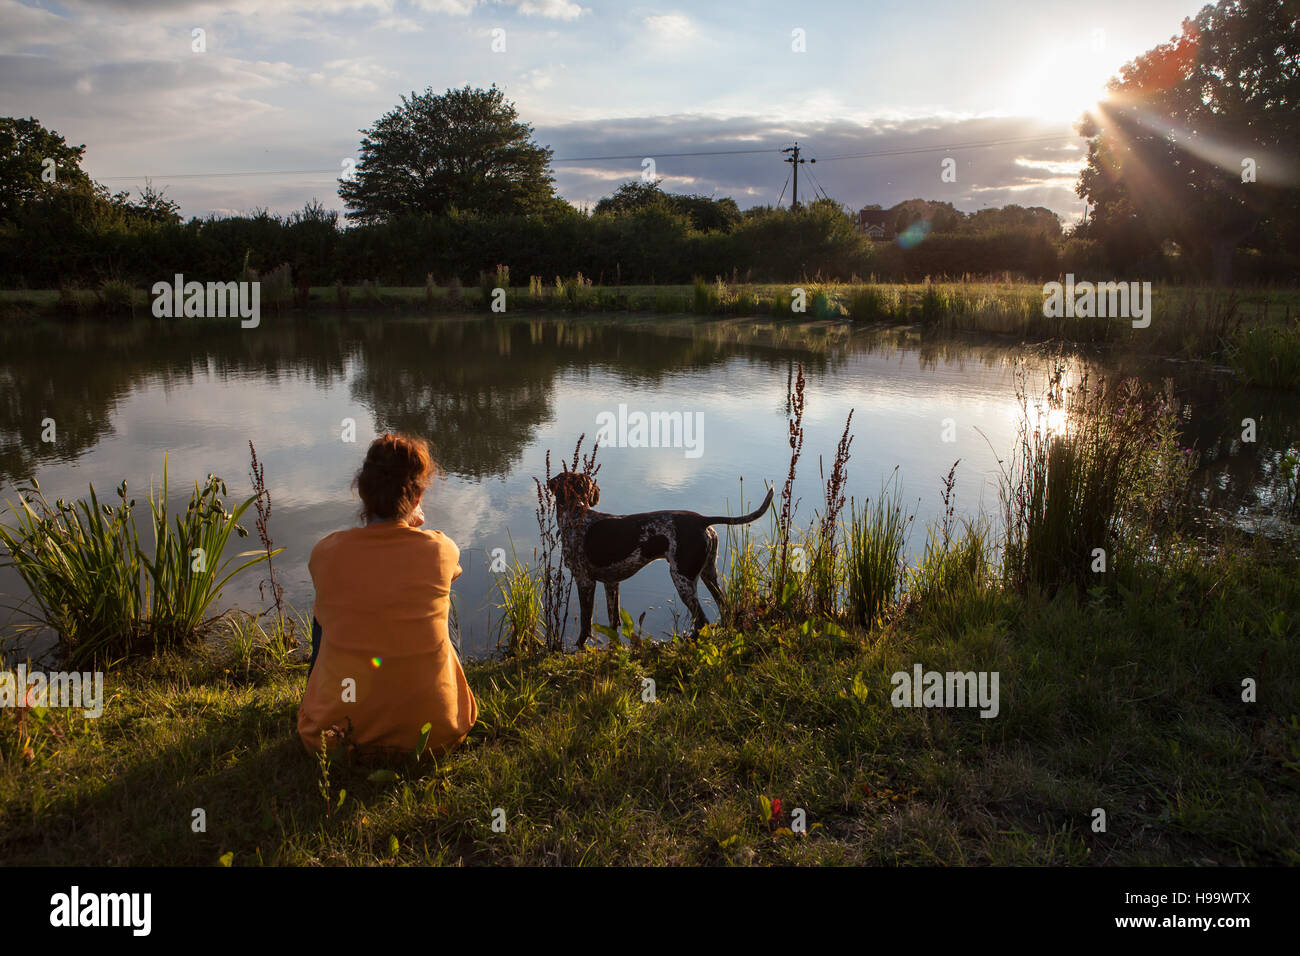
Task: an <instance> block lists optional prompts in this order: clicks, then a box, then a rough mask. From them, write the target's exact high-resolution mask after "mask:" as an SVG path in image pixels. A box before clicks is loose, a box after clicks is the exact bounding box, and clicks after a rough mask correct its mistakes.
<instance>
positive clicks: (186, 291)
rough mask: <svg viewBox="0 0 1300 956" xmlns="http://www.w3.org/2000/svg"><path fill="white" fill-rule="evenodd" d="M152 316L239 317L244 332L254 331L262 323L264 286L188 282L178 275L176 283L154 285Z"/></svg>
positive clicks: (251, 283) (177, 317) (193, 317)
mask: <svg viewBox="0 0 1300 956" xmlns="http://www.w3.org/2000/svg"><path fill="white" fill-rule="evenodd" d="M150 291H152V292H153V294H154V300H153V314H154V316H156V317H157V318H160V319H179V318H181V317H184V318H187V319H224V318H232V319H233V318H235V317H236V316H238V317H239V318H240V319H242V320H243V321H242V322H240V323H239V325H240V327H241V328H245V329H255V328H257V327H258V325H259V324H261V321H262V283H261V282H209V283H207V284H206V285H205V284H204V283H202V282H186V281H185V276H184V275H182V274H181V273H179V272H178V273H176V278H175V280H174V281H173V282H171V283H168V282H167V281H166V280H163V281H160V282H155V283H154V284H153V289H152V290H150Z"/></svg>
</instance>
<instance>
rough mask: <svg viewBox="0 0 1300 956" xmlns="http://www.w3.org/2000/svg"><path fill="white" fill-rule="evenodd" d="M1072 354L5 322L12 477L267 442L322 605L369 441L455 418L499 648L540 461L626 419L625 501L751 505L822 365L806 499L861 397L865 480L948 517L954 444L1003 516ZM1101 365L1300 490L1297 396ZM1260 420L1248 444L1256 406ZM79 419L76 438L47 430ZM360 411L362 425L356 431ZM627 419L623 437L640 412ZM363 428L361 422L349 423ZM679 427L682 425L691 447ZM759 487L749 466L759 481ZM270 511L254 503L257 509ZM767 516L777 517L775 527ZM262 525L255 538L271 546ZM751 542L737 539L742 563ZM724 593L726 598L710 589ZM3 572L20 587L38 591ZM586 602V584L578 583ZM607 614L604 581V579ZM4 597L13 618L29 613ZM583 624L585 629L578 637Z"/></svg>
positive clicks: (852, 477)
mask: <svg viewBox="0 0 1300 956" xmlns="http://www.w3.org/2000/svg"><path fill="white" fill-rule="evenodd" d="M1050 361H1051V360H1050V358H1049V354H1048V350H1046V349H1044V348H1042V347H1038V348H1027V347H1023V346H1020V345H1018V344H1016V343H1014V342H989V341H953V340H946V341H933V340H930V339H927V338H924V337H923V336H921V335H920V334H919V333H918V332H915V331H913V330H897V329H894V330H880V329H870V328H862V327H856V326H854V325H852V324H850V323H846V322H839V321H823V322H800V323H796V322H790V321H779V322H778V321H773V320H770V319H722V320H719V319H703V318H694V317H685V316H683V317H664V316H655V317H652V318H635V317H627V316H583V317H577V318H558V317H546V318H539V317H523V318H515V317H507V316H498V317H465V316H432V317H421V318H394V317H393V316H391V315H382V314H367V313H364V312H351V313H348V314H346V316H337V315H334V316H316V317H302V316H295V317H288V316H285V317H281V318H270V317H268V318H264V319H263V321H262V324H261V325H260V326H259V327H258V328H256V329H242V328H240V326H239V323H237V322H229V321H227V322H221V321H217V322H201V321H198V320H172V321H167V320H152V319H151V320H137V321H132V322H121V323H104V322H87V321H69V322H57V323H56V322H44V323H37V322H32V323H27V322H13V323H11V324H9V325H8V326H6V327H5V328H4V329H2V330H0V497H8V498H10V499H12V498H13V497H14V493H15V491H16V489H17V488H18V487H21V486H23V485H24V484H26V483H27V482H28V481H30V479H32V478H33V477H35V478H37V479H39V481H40V485H41V488H42V490H43V491H44V492H45V493H46V495H47V497H48V498H49V499H50V500H54V498H55V497H63V498H67V499H76V498H80V497H83V496H85V494H86V491H87V485H88V484H90V483H93V484H94V486H95V488H96V490H97V491H99V492H100V493H101V494H107V495H108V496H110V497H111V496H112V489H113V488H115V487H116V486H117V485H118V483H119V482H120V481H122V479H124V478H125V479H126V480H127V481H128V484H129V486H130V488H131V489H132V491H133V494H134V496H135V497H136V498H137V499H138V500H139V501H140V506H143V498H144V493H143V492H144V490H145V489H147V488H148V487H149V484H150V481H151V479H152V480H154V481H157V480H158V478H159V477H160V476H161V472H162V463H163V455H164V453H166V455H167V462H168V471H169V474H170V477H171V484H172V492H173V497H172V501H171V504H172V506H173V507H174V506H176V505H182V506H183V503H184V501H185V500H186V499H187V498H188V492H189V489H190V488H192V483H193V481H195V480H196V479H202V478H203V477H204V476H205V475H207V474H208V473H209V472H213V473H216V474H218V475H220V476H221V477H222V478H224V479H225V480H226V481H227V484H228V485H229V488H230V492H231V496H232V498H234V497H238V498H240V499H242V498H243V497H246V496H247V495H249V494H251V485H250V481H249V447H248V443H249V442H250V441H251V442H253V444H254V445H255V446H256V448H257V454H258V457H259V459H260V460H261V462H262V464H263V465H264V466H265V475H266V482H267V486H268V487H269V489H270V491H271V495H272V507H273V512H272V517H271V523H270V534H271V537H272V538H273V540H274V543H275V545H276V546H277V547H283V548H284V549H285V551H284V553H283V555H281V556H280V557H279V558H278V559H277V561H276V568H277V572H278V574H279V577H280V580H281V583H282V584H283V585H284V586H285V588H286V598H287V600H288V601H289V603H290V604H292V605H294V606H296V607H298V608H301V609H303V610H305V611H309V610H310V606H311V601H312V587H311V581H310V578H309V576H308V573H307V558H308V555H309V554H310V551H311V548H312V546H313V545H314V544H315V543H316V541H318V540H319V539H320V538H321V537H323V536H324V535H326V534H328V533H329V532H331V531H335V530H338V529H341V528H345V527H350V526H352V525H354V524H355V523H356V521H357V509H358V501H357V499H356V497H355V495H354V494H353V493H352V491H351V489H350V484H351V480H352V477H353V475H354V473H355V472H356V469H357V468H358V466H359V465H360V463H361V459H362V456H363V455H364V453H365V449H366V446H367V444H368V443H369V441H370V440H371V439H372V438H373V437H374V436H375V435H377V434H379V433H381V432H383V431H384V430H389V429H398V430H403V431H409V432H414V433H418V434H420V435H423V436H425V437H427V438H430V439H431V440H432V441H433V442H434V444H435V446H436V449H437V455H436V457H437V459H438V461H439V462H440V464H441V465H442V467H443V468H444V469H445V471H446V479H445V481H440V482H437V483H435V484H434V486H433V487H432V488H431V489H430V491H429V493H428V495H427V496H426V498H425V502H424V509H425V512H426V514H427V516H428V522H427V525H426V527H432V528H439V529H441V530H443V531H444V532H446V533H447V534H448V535H450V536H451V537H452V538H453V539H454V540H455V541H456V542H457V543H458V544H459V545H460V548H461V551H462V558H461V564H462V566H463V568H464V574H463V576H462V577H461V578H460V579H459V580H458V581H457V583H456V585H455V588H454V593H455V601H456V609H457V616H458V620H459V628H460V640H461V643H462V648H463V652H464V653H465V654H467V655H470V656H473V655H482V654H486V653H490V652H491V651H492V650H493V649H494V647H495V645H496V633H495V631H496V620H497V618H498V616H499V615H497V614H496V613H495V611H494V608H493V605H494V602H495V601H496V600H497V599H498V598H497V593H496V585H495V581H496V580H497V579H496V577H495V576H494V574H493V572H492V571H491V569H490V565H491V562H492V556H493V554H494V552H495V553H497V554H498V555H499V554H500V553H501V552H500V551H497V549H501V551H503V552H504V553H505V554H507V555H509V554H511V553H512V552H513V553H515V554H518V555H519V556H520V557H531V555H532V553H533V548H534V547H535V546H536V544H537V540H538V531H537V522H536V517H535V509H536V506H537V494H536V489H535V486H534V483H533V478H534V476H538V477H540V476H543V475H544V472H545V469H546V455H547V452H548V451H549V452H550V453H551V466H552V470H558V469H559V467H560V464H559V463H560V461H561V460H563V459H566V458H571V457H572V454H573V450H574V445H575V442H576V441H577V439H578V436H579V435H580V434H583V433H585V434H586V436H587V442H586V444H585V445H584V449H586V448H589V447H590V445H591V442H592V440H593V439H594V438H595V437H596V434H597V432H598V430H599V428H600V425H601V424H602V423H603V422H608V421H613V422H615V423H619V422H622V423H625V424H628V425H629V426H630V427H629V428H628V429H627V431H626V433H625V440H624V441H622V442H619V441H615V442H613V443H607V444H603V445H602V447H601V448H600V450H599V453H598V459H597V460H598V461H599V463H600V464H601V470H600V474H599V476H598V480H599V483H600V487H601V501H600V509H601V510H603V511H609V512H613V513H629V512H638V511H649V510H655V509H662V508H667V509H676V508H681V509H689V510H693V511H700V512H705V513H713V514H738V513H740V512H741V511H742V510H747V509H748V508H751V507H753V506H754V505H755V504H756V503H757V502H759V501H761V500H762V497H763V495H764V493H765V487H766V486H768V485H771V486H774V487H776V488H777V494H778V500H779V495H780V487H781V485H782V483H783V482H784V480H785V476H786V471H787V467H788V462H789V452H790V449H789V445H788V442H787V426H786V416H787V406H786V396H787V387H788V383H789V380H790V377H791V375H792V371H793V369H794V368H795V366H796V365H797V364H802V365H803V367H804V369H805V374H806V377H807V406H806V411H805V418H804V421H805V439H804V454H803V459H802V462H801V464H800V469H799V475H798V480H797V482H796V486H795V495H796V498H798V499H799V501H800V503H799V507H798V512H797V517H798V518H799V519H801V523H803V524H805V525H806V524H807V523H808V522H810V521H811V520H812V519H813V513H814V511H815V509H816V508H817V506H818V504H819V503H820V501H821V498H822V484H821V477H820V476H819V466H820V467H821V468H822V469H824V471H825V472H826V473H829V470H830V467H831V463H832V461H833V458H834V454H835V446H836V443H837V442H838V440H839V438H840V434H841V432H842V431H843V428H844V424H845V419H846V416H847V415H848V414H849V412H850V410H852V412H853V424H852V433H853V435H854V440H853V445H852V457H851V460H850V462H849V469H848V470H849V482H848V487H847V493H848V494H850V495H851V496H853V497H855V498H856V499H857V500H858V501H859V502H861V501H862V500H863V499H864V498H874V497H875V496H877V495H878V494H879V493H880V491H881V488H882V484H883V483H884V482H885V481H887V480H889V479H890V477H891V475H894V474H895V469H897V473H896V479H895V480H896V481H897V482H898V484H899V488H900V489H901V492H902V494H903V497H904V499H905V500H906V501H908V502H909V507H910V509H912V510H915V512H916V530H915V531H914V532H913V534H912V540H911V543H910V547H911V548H912V550H913V551H915V550H916V549H917V548H919V547H920V546H921V545H922V544H923V535H922V533H921V529H920V527H919V526H920V525H922V524H923V523H924V522H927V521H929V520H932V519H935V518H936V517H937V516H939V515H940V513H941V511H942V508H943V504H942V500H941V497H940V495H941V492H942V487H943V479H944V477H945V476H946V475H947V473H948V471H949V469H950V468H951V467H952V465H953V463H954V462H957V461H958V460H960V464H958V466H957V469H956V478H957V482H956V507H957V512H958V513H959V514H963V515H975V514H978V513H981V512H982V513H984V514H985V515H987V516H988V518H989V519H990V520H991V521H994V522H996V520H997V515H998V511H999V503H998V485H997V481H998V476H999V469H1000V466H999V462H998V458H999V456H1002V457H1005V456H1006V454H1007V453H1008V452H1009V451H1010V449H1011V448H1012V445H1013V442H1014V440H1015V435H1016V427H1017V422H1018V416H1019V406H1018V404H1017V401H1016V388H1015V384H1016V369H1017V367H1018V365H1023V367H1024V368H1025V369H1026V370H1027V374H1028V376H1029V379H1030V382H1031V387H1032V386H1033V385H1034V384H1035V383H1041V381H1042V380H1043V378H1044V376H1045V373H1046V370H1047V368H1048V366H1049V363H1050ZM1069 361H1071V362H1072V363H1073V365H1074V368H1075V370H1076V371H1077V370H1078V369H1081V368H1082V367H1083V366H1084V365H1090V366H1096V367H1097V368H1098V371H1100V372H1103V373H1105V374H1110V375H1125V376H1127V375H1138V376H1140V377H1143V378H1145V379H1148V380H1152V381H1158V380H1160V379H1163V378H1166V377H1168V378H1172V379H1173V381H1174V383H1175V388H1176V389H1177V390H1178V392H1179V394H1180V396H1181V397H1182V398H1183V400H1184V401H1185V402H1186V403H1187V404H1188V405H1189V406H1190V407H1191V410H1192V414H1191V417H1190V418H1189V420H1188V422H1187V426H1186V427H1187V435H1186V436H1185V443H1186V444H1195V445H1196V446H1197V447H1198V448H1200V449H1201V450H1202V451H1203V452H1204V453H1205V456H1206V464H1205V466H1204V467H1203V468H1202V472H1201V482H1202V490H1203V495H1202V499H1203V502H1204V504H1205V506H1206V507H1211V508H1214V509H1218V510H1220V511H1227V512H1230V513H1232V514H1233V515H1234V516H1235V517H1236V518H1237V519H1238V520H1241V521H1247V520H1253V519H1254V517H1257V516H1261V515H1266V514H1267V513H1269V511H1270V509H1271V508H1272V506H1273V504H1274V499H1275V498H1276V496H1277V495H1278V493H1279V490H1278V489H1279V480H1280V479H1279V476H1278V466H1279V461H1280V458H1281V455H1282V453H1283V452H1284V451H1285V450H1286V449H1288V448H1294V446H1295V443H1296V441H1297V422H1300V408H1298V407H1297V402H1296V398H1295V396H1293V395H1286V394H1283V393H1269V392H1253V391H1250V390H1245V389H1241V388H1238V387H1236V386H1234V384H1233V382H1232V378H1231V375H1230V374H1228V373H1226V372H1224V371H1223V370H1214V369H1210V368H1208V367H1207V366H1204V365H1201V364H1195V365H1193V364H1185V363H1178V362H1172V361H1166V360H1155V359H1136V358H1126V357H1124V356H1116V355H1104V354H1103V355H1089V356H1084V355H1082V354H1078V353H1076V354H1072V355H1071V356H1069ZM653 413H661V414H663V413H669V414H671V413H680V414H681V415H682V421H683V423H684V424H688V425H690V429H689V430H683V432H682V433H681V434H680V438H681V439H682V440H680V441H678V442H676V447H643V446H644V445H645V443H644V442H639V441H637V440H636V439H637V438H638V437H639V436H638V432H637V428H636V425H637V418H638V416H646V417H649V416H650V415H652V414H653ZM1245 418H1253V419H1255V420H1256V422H1257V436H1258V440H1257V441H1256V442H1254V443H1243V442H1242V441H1241V440H1240V439H1241V431H1242V426H1241V422H1242V420H1243V419H1245ZM49 420H53V423H54V436H53V437H54V441H53V442H47V441H43V440H42V435H43V432H45V433H48V428H47V426H48V423H49ZM353 423H354V428H353V427H350V425H351V424H353ZM614 431H615V434H616V435H617V433H618V432H619V429H618V428H617V427H616V428H615V429H614ZM348 439H353V440H348ZM669 444H672V443H669ZM742 482H743V485H742ZM245 523H246V525H247V526H248V527H249V529H250V531H251V530H252V522H251V520H250V521H247V522H245ZM755 527H756V529H758V530H759V531H766V530H767V528H768V527H769V519H768V518H767V517H765V518H764V519H761V520H760V522H759V523H758V525H756V526H755ZM255 541H256V538H255V536H253V537H250V538H248V539H244V542H243V543H244V545H245V546H246V547H251V546H252V545H251V544H250V542H255ZM726 561H727V556H726V554H725V552H724V553H723V554H722V555H720V559H719V564H720V566H721V568H722V569H723V571H724V573H725V568H726ZM262 576H263V575H262V573H261V572H260V570H254V571H251V572H248V573H247V574H246V575H245V576H244V577H243V578H242V579H239V580H237V582H236V583H235V585H233V586H232V587H231V588H229V589H228V590H227V592H226V593H225V595H224V596H223V600H222V607H223V608H224V607H241V608H244V609H250V610H255V609H261V608H264V607H265V606H266V602H265V601H263V600H262V599H261V598H260V597H259V592H258V582H259V578H261V577H262ZM700 594H701V599H702V601H703V603H704V606H705V609H706V612H707V613H708V614H709V615H710V617H712V616H713V615H714V614H715V613H716V612H715V609H714V608H713V605H712V604H711V602H709V600H708V597H707V593H706V592H705V590H704V589H703V588H701V589H700ZM22 597H23V589H22V584H21V581H20V580H19V579H18V578H17V576H16V574H15V573H14V572H13V571H12V570H10V569H0V603H3V604H5V605H11V604H14V603H16V602H17V601H19V600H21V599H22ZM622 601H623V605H624V607H626V608H627V609H628V610H629V611H631V613H632V615H633V617H639V616H640V615H641V613H642V612H643V611H644V612H646V618H645V627H646V629H647V630H648V631H650V632H651V633H652V634H656V635H667V634H669V633H671V631H672V628H673V626H674V620H675V616H676V617H677V618H680V620H681V621H682V623H683V625H685V623H686V621H687V615H686V614H685V612H684V609H683V608H682V607H681V606H680V602H679V601H678V600H677V598H676V595H675V593H674V591H673V588H672V585H671V582H670V580H669V576H668V572H667V568H666V566H665V565H664V564H663V563H662V562H657V563H655V564H652V565H650V566H649V567H648V568H646V569H644V570H643V571H641V572H640V573H639V574H637V575H636V576H635V577H633V578H632V579H631V580H629V581H627V582H626V583H625V584H624V585H623V587H622ZM575 605H576V600H575ZM597 607H598V609H599V610H598V618H597V619H598V621H599V622H601V623H603V622H604V610H603V597H602V596H600V595H598V596H597ZM6 617H7V612H4V613H0V636H3V635H5V634H9V635H12V633H13V630H12V629H13V622H14V621H16V620H17V618H9V619H8V620H7V619H6ZM571 634H572V632H571Z"/></svg>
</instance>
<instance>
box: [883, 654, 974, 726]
mask: <svg viewBox="0 0 1300 956" xmlns="http://www.w3.org/2000/svg"><path fill="white" fill-rule="evenodd" d="M889 682H890V683H891V684H893V685H894V692H893V693H892V694H891V695H890V696H889V702H890V703H891V704H893V705H894V706H895V707H978V708H980V716H981V717H989V718H991V717H996V716H997V715H998V710H999V709H1000V703H999V696H998V671H978V672H976V671H946V672H940V671H926V670H923V668H922V667H921V665H920V664H915V665H913V667H912V672H911V673H908V672H907V671H898V672H896V673H895V674H894V675H893V676H892V677H891V678H890V679H889Z"/></svg>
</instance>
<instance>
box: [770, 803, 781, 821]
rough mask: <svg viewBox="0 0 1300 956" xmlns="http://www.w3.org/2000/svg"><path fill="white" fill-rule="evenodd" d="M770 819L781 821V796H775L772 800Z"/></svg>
mask: <svg viewBox="0 0 1300 956" xmlns="http://www.w3.org/2000/svg"><path fill="white" fill-rule="evenodd" d="M772 819H773V820H774V821H775V822H777V823H780V822H781V798H780V797H776V798H775V799H774V800H773V801H772Z"/></svg>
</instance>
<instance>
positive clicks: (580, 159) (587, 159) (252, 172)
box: [100, 149, 780, 182]
mask: <svg viewBox="0 0 1300 956" xmlns="http://www.w3.org/2000/svg"><path fill="white" fill-rule="evenodd" d="M779 152H780V150H779V149H718V150H703V151H700V152H694V153H629V154H628V155H626V156H566V157H564V158H563V159H552V160H551V162H552V163H598V162H604V161H608V160H627V159H636V160H639V159H645V158H646V157H647V156H651V157H653V158H655V159H680V158H683V157H687V156H742V155H746V154H754V153H779ZM342 171H343V167H342V166H340V167H339V168H338V169H246V170H238V171H233V172H224V173H171V174H163V173H149V174H148V175H144V176H103V177H101V178H100V181H101V182H118V181H122V180H136V179H216V178H219V177H228V176H314V175H317V174H321V175H324V174H327V173H328V174H331V175H334V176H338V175H340V174H341V173H342Z"/></svg>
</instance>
